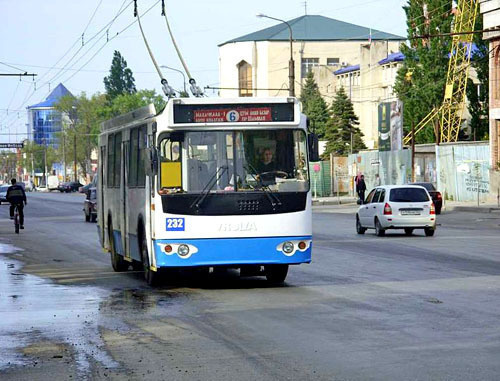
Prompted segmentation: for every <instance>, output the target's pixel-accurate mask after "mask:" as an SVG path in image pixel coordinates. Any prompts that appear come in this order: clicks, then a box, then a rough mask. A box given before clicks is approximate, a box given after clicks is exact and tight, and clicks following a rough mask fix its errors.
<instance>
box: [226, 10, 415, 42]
mask: <svg viewBox="0 0 500 381" xmlns="http://www.w3.org/2000/svg"><path fill="white" fill-rule="evenodd" d="M288 23H289V24H290V27H291V28H292V34H293V39H294V40H295V41H339V40H341V41H346V40H347V41H349V40H352V41H363V40H369V39H370V37H371V39H372V40H395V41H404V40H406V37H402V36H397V35H395V34H391V33H386V32H382V31H380V30H376V29H370V28H366V27H364V26H359V25H355V24H350V23H347V22H344V21H340V20H335V19H331V18H329V17H325V16H319V15H305V16H300V17H297V18H295V19H293V20H290V21H288ZM289 39H290V32H289V29H288V27H287V25H286V24H285V23H279V24H277V25H274V26H271V27H269V28H265V29H262V30H259V31H257V32H253V33H250V34H246V35H244V36H241V37H237V38H234V39H232V40H229V41H226V42H224V43H222V44H220V45H219V46H223V45H225V44H228V43H231V42H244V41H288V40H289Z"/></svg>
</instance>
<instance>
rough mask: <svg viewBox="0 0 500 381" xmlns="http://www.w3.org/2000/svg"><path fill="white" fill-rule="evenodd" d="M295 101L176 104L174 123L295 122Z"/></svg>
mask: <svg viewBox="0 0 500 381" xmlns="http://www.w3.org/2000/svg"><path fill="white" fill-rule="evenodd" d="M294 116H295V115H294V104H293V103H261V104H241V103H240V104H234V103H233V104H203V105H193V104H174V123H175V124H182V123H245V122H293V121H294Z"/></svg>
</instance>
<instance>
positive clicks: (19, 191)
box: [5, 179, 28, 229]
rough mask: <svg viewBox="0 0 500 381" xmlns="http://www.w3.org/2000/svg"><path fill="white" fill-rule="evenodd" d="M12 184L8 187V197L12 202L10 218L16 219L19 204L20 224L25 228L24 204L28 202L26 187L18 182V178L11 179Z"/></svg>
mask: <svg viewBox="0 0 500 381" xmlns="http://www.w3.org/2000/svg"><path fill="white" fill-rule="evenodd" d="M10 182H11V184H12V185H11V186H10V187H9V189H7V195H6V197H5V198H6V199H7V201H8V202H10V219H11V220H13V219H14V209H15V207H16V206H17V210H18V211H19V224H20V225H21V229H24V212H23V209H24V205H26V204H27V203H28V201H27V200H26V193H24V189H23V187H22V186H20V185H17V184H16V179H12V180H10Z"/></svg>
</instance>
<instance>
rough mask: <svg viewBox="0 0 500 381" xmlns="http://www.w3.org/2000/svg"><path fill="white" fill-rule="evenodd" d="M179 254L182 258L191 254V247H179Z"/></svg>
mask: <svg viewBox="0 0 500 381" xmlns="http://www.w3.org/2000/svg"><path fill="white" fill-rule="evenodd" d="M177 254H179V255H180V256H181V257H185V256H186V255H188V254H189V246H188V245H185V244H182V245H179V248H178V249H177Z"/></svg>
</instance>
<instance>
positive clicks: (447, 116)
mask: <svg viewBox="0 0 500 381" xmlns="http://www.w3.org/2000/svg"><path fill="white" fill-rule="evenodd" d="M478 5H479V1H478V0H458V4H457V8H456V12H455V17H454V20H453V26H452V44H451V51H450V60H449V63H448V74H447V76H446V87H445V90H444V99H443V103H442V104H441V106H439V107H437V108H435V109H433V110H432V111H431V112H430V113H429V114H427V116H426V117H425V118H424V119H422V120H421V121H420V123H419V124H418V125H417V126H415V132H414V134H415V135H416V134H418V133H419V132H420V131H422V130H423V129H424V128H425V127H426V126H427V125H429V123H431V124H432V125H433V126H434V130H435V134H436V137H438V138H439V142H440V143H445V142H456V141H457V140H458V133H459V131H460V125H461V124H462V113H463V109H464V105H465V88H466V86H467V78H468V76H469V70H468V68H469V65H470V57H471V50H472V37H473V34H472V33H467V32H472V31H474V24H475V22H476V14H477V8H478ZM412 138H413V133H412V132H410V133H409V134H408V135H406V136H405V137H404V139H403V143H404V144H405V145H408V144H409V143H410V142H411V140H412Z"/></svg>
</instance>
